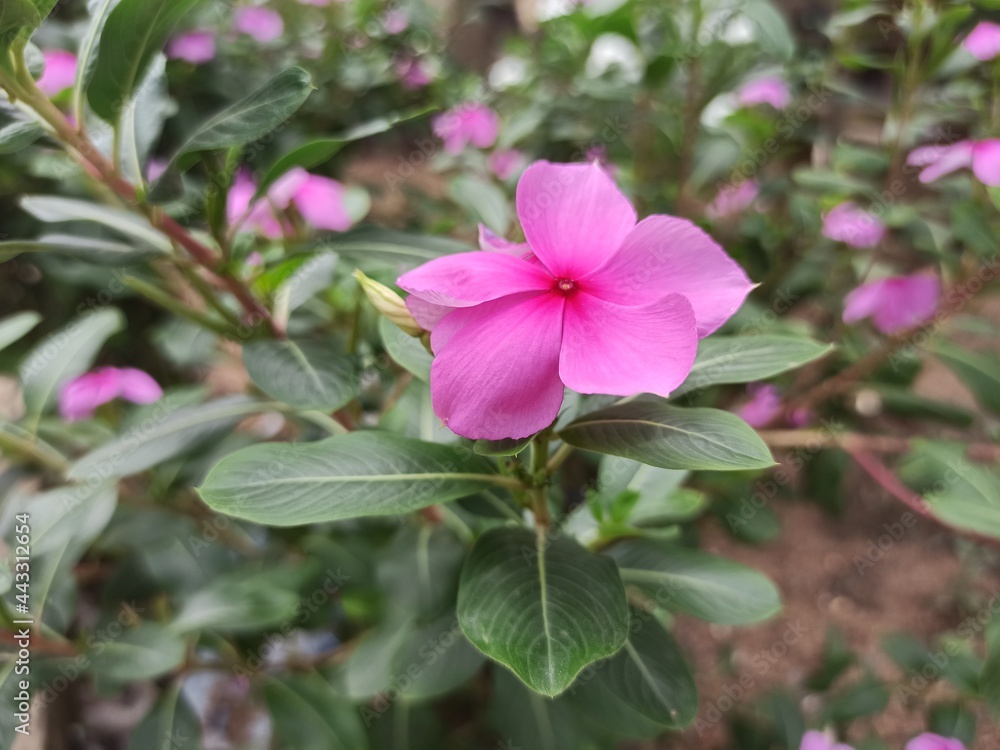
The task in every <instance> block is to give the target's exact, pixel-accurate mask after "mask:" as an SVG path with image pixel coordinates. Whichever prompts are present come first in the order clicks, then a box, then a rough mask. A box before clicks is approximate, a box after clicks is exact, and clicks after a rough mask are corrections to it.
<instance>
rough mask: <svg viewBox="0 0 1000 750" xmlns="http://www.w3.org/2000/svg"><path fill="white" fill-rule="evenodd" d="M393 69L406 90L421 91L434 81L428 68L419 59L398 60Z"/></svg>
mask: <svg viewBox="0 0 1000 750" xmlns="http://www.w3.org/2000/svg"><path fill="white" fill-rule="evenodd" d="M393 68H394V69H395V71H396V75H397V76H399V82H400V83H401V84H402V85H403V88H404V89H411V90H412V89H419V88H422V87H424V86H426V85H427V84H428V83H430V82H431V81H432V80H433V78H432V77H431V74H430V71H429V70H428V69H427V66H426V65H425V64H424V63H423V62H422V61H421V60H420V58H417V57H399V58H396V62H395V63H393Z"/></svg>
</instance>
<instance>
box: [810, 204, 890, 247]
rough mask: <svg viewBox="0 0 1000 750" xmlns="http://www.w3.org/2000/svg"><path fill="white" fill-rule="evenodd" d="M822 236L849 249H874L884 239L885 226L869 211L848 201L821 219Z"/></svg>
mask: <svg viewBox="0 0 1000 750" xmlns="http://www.w3.org/2000/svg"><path fill="white" fill-rule="evenodd" d="M823 236H824V237H829V238H830V239H831V240H836V241H837V242H843V243H844V244H845V245H850V246H851V247H856V248H867V247H875V245H877V244H878V243H879V242H881V241H882V238H883V237H885V224H883V223H882V221H881V219H879V218H878V217H877V216H875V215H873V214H872V213H871V212H870V211H865V210H864V209H863V208H861V207H860V206H859V205H858V204H857V203H854V202H853V201H848V202H846V203H841V204H840V205H838V206H835V207H834V208H832V209H831V210H830V211H829V213H827V214H826V216H824V217H823Z"/></svg>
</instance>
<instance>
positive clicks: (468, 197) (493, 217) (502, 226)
mask: <svg viewBox="0 0 1000 750" xmlns="http://www.w3.org/2000/svg"><path fill="white" fill-rule="evenodd" d="M449 194H450V195H451V198H452V200H454V201H455V202H456V203H457V204H459V205H460V206H462V207H464V208H465V209H466V210H467V211H468V212H469V214H470V215H471V218H472V220H473V221H474V222H475V223H477V224H485V225H486V226H487V227H489V228H490V229H492V230H493V231H494V232H496V233H497V234H499V235H503V234H506V232H507V229H508V227H509V226H510V208H509V203H510V201H509V200H507V196H506V195H505V194H504V192H503V190H501V189H500V188H498V187H497V186H496V185H494V184H493V183H492V182H488V181H487V180H485V179H483V178H481V177H477V176H475V175H460V176H458V177H456V178H455V179H454V180H452V182H451V185H450V187H449Z"/></svg>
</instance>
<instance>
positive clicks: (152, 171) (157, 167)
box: [146, 156, 170, 182]
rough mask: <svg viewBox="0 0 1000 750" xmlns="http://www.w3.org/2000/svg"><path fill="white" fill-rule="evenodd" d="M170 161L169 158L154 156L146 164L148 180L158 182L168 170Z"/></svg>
mask: <svg viewBox="0 0 1000 750" xmlns="http://www.w3.org/2000/svg"><path fill="white" fill-rule="evenodd" d="M169 165H170V162H169V161H168V160H167V159H161V158H159V157H156V156H154V157H153V158H152V159H150V160H149V162H148V163H147V164H146V180H147V181H148V182H156V181H157V180H158V179H160V178H161V177H162V176H163V173H164V172H166V171H167V167H168V166H169Z"/></svg>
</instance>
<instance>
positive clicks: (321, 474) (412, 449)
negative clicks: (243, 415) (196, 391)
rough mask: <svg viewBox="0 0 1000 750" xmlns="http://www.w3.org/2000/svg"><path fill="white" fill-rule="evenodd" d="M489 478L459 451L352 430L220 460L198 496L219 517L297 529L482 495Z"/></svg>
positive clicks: (483, 464) (482, 465)
mask: <svg viewBox="0 0 1000 750" xmlns="http://www.w3.org/2000/svg"><path fill="white" fill-rule="evenodd" d="M492 474H493V469H492V467H491V466H490V464H489V463H488V462H487V461H486V459H483V458H481V457H480V456H477V455H475V454H474V453H472V451H470V450H469V449H467V448H461V447H458V446H450V445H438V444H433V443H425V442H422V441H420V440H413V439H411V438H403V437H399V436H396V435H390V434H385V433H378V432H354V433H351V434H349V435H341V436H338V437H334V438H330V439H328V440H322V441H320V442H317V443H309V444H289V443H279V444H272V445H254V446H251V447H249V448H244V449H243V450H240V451H237V452H236V453H233V454H231V455H229V456H226V458H224V459H223V460H222V461H220V462H219V463H218V464H217V465H216V466H215V467H214V468H213V469H212V470H211V471H210V472H209V474H208V477H206V479H205V482H204V483H203V484H202V486H201V487H199V488H198V492H199V493H200V494H201V496H202V498H203V499H204V500H205V502H206V503H207V504H208V505H209V506H210V507H211V508H213V509H214V510H216V511H218V512H219V513H226V514H228V515H232V516H236V517H238V518H245V519H247V520H249V521H254V522H255V523H263V524H267V525H272V526H300V525H303V524H309V523H322V522H325V521H339V520H343V519H345V518H358V517H361V516H381V515H390V514H398V513H409V512H410V511H413V510H418V509H419V508H425V507H427V506H428V505H434V504H435V503H443V502H447V501H449V500H456V499H458V498H460V497H464V496H466V495H471V494H474V493H475V492H478V491H479V490H482V489H485V488H487V487H489V486H491V485H492V484H493V482H492V480H493V476H491V475H492Z"/></svg>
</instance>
